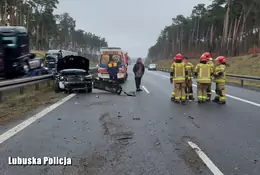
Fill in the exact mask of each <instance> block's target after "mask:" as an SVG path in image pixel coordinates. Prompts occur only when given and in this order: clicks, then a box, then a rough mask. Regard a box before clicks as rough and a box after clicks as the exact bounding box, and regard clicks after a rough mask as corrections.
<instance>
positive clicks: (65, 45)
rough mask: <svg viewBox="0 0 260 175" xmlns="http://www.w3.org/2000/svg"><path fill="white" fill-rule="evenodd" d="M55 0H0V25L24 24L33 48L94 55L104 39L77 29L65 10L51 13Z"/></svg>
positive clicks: (54, 7) (103, 42)
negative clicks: (64, 50)
mask: <svg viewBox="0 0 260 175" xmlns="http://www.w3.org/2000/svg"><path fill="white" fill-rule="evenodd" d="M58 4H59V1H58V0H0V10H1V11H0V13H1V16H0V18H1V25H2V26H4V25H11V26H25V27H26V28H27V29H28V32H29V35H30V47H31V49H34V50H48V49H66V50H71V51H75V52H80V51H81V52H82V53H84V55H86V56H96V53H97V51H98V50H99V49H100V47H105V46H107V45H108V44H107V41H106V39H105V38H102V37H100V36H98V35H95V34H93V33H90V32H86V31H84V30H82V29H76V20H75V19H73V18H72V17H71V16H70V15H69V14H68V13H64V14H61V15H57V14H54V10H55V9H56V8H57V5H58Z"/></svg>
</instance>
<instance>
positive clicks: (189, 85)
mask: <svg viewBox="0 0 260 175" xmlns="http://www.w3.org/2000/svg"><path fill="white" fill-rule="evenodd" d="M183 61H184V63H185V67H186V70H187V72H188V75H187V76H186V80H185V83H186V88H185V89H186V96H187V99H189V100H194V97H193V89H192V77H193V72H194V71H193V65H192V63H190V62H189V61H188V58H187V57H184V60H183Z"/></svg>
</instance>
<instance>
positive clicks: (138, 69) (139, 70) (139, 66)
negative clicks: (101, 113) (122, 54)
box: [133, 58, 145, 91]
mask: <svg viewBox="0 0 260 175" xmlns="http://www.w3.org/2000/svg"><path fill="white" fill-rule="evenodd" d="M133 72H134V74H135V86H136V91H142V89H141V88H140V85H141V79H142V77H143V75H144V72H145V68H144V64H143V62H142V59H141V58H138V59H137V61H136V63H135V65H134V68H133Z"/></svg>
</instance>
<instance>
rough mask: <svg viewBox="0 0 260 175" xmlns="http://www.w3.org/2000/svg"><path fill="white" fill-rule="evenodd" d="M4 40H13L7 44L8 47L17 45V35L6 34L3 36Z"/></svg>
mask: <svg viewBox="0 0 260 175" xmlns="http://www.w3.org/2000/svg"><path fill="white" fill-rule="evenodd" d="M2 40H3V41H12V43H11V44H7V46H8V47H16V41H17V37H16V36H4V37H2Z"/></svg>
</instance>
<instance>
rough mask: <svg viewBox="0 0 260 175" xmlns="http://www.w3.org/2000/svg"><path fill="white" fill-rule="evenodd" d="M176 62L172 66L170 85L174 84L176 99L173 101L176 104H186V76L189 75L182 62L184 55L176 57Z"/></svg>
mask: <svg viewBox="0 0 260 175" xmlns="http://www.w3.org/2000/svg"><path fill="white" fill-rule="evenodd" d="M175 58H176V61H175V63H173V64H172V66H171V72H170V83H171V84H172V83H173V82H174V91H175V98H174V99H173V100H174V101H175V102H176V103H179V102H182V103H185V102H186V93H185V87H186V84H185V76H186V75H187V71H186V68H185V63H184V62H182V55H181V54H177V55H176V56H175Z"/></svg>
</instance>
